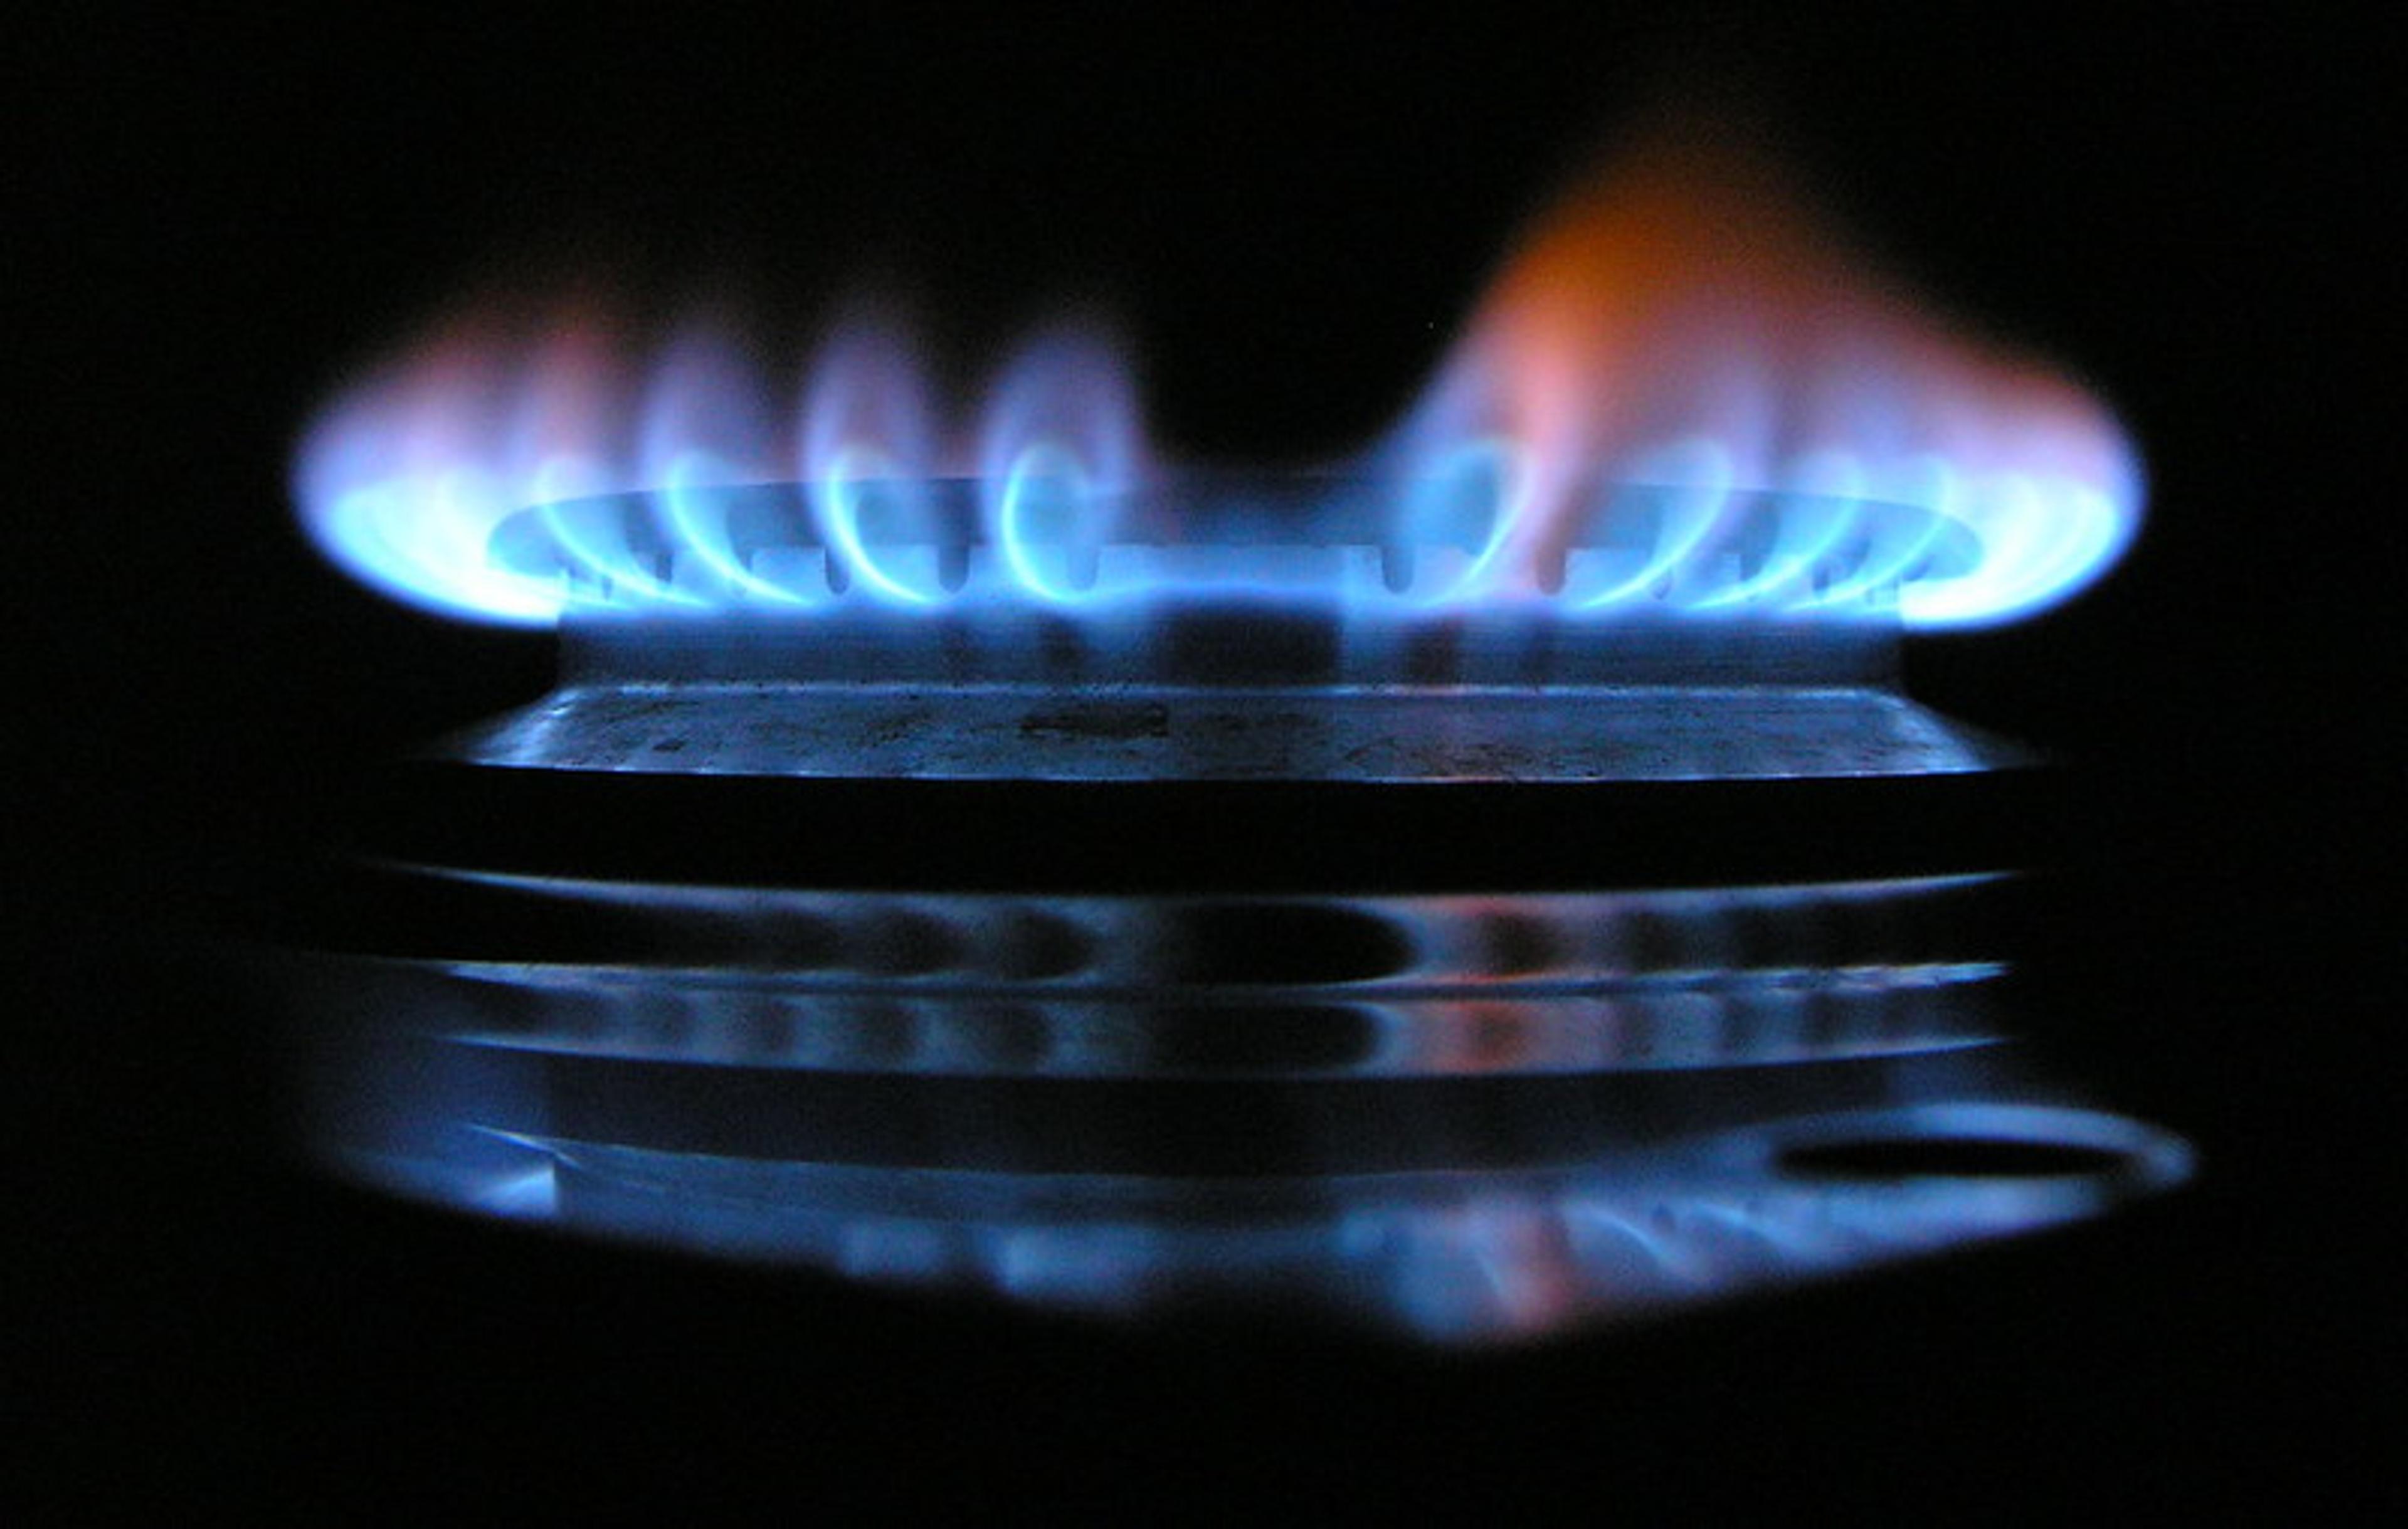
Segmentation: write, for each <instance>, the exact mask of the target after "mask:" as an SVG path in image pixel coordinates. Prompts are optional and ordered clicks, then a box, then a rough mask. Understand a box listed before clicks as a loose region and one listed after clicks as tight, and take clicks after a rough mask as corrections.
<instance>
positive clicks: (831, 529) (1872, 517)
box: [295, 318, 2143, 627]
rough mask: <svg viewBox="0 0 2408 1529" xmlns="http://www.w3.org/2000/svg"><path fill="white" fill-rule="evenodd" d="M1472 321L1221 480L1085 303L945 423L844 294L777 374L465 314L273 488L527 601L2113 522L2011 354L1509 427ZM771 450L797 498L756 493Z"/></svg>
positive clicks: (1854, 587) (480, 599)
mask: <svg viewBox="0 0 2408 1529" xmlns="http://www.w3.org/2000/svg"><path fill="white" fill-rule="evenodd" d="M1713 333H1718V332H1709V331H1700V334H1701V335H1702V336H1704V337H1705V338H1702V339H1699V344H1701V345H1703V344H1706V343H1707V342H1708V340H1709V339H1712V338H1713ZM1717 343H1719V342H1718V341H1717ZM1475 359H1476V360H1477V362H1478V364H1476V365H1475V364H1469V363H1459V364H1457V365H1456V366H1455V367H1454V368H1451V372H1452V375H1450V376H1449V377H1448V378H1446V379H1445V380H1443V381H1442V382H1441V386H1440V387H1439V388H1437V389H1436V390H1435V391H1434V395H1433V397H1434V399H1435V402H1434V403H1433V404H1432V405H1430V406H1428V407H1426V408H1424V409H1423V410H1420V411H1416V414H1415V416H1414V419H1413V420H1412V423H1410V424H1409V425H1408V426H1407V427H1406V429H1405V430H1403V431H1402V432H1400V433H1399V435H1398V436H1397V437H1394V438H1392V439H1391V440H1390V441H1389V442H1387V443H1386V444H1383V446H1382V447H1381V448H1380V449H1379V450H1378V451H1377V452H1375V453H1373V454H1369V455H1367V456H1365V457H1364V458H1362V459H1360V460H1359V461H1358V462H1357V463H1356V464H1355V465H1354V466H1352V467H1351V468H1350V469H1345V470H1341V471H1340V472H1337V473H1333V474H1331V475H1328V476H1326V477H1323V478H1311V477H1296V478H1292V479H1287V480H1264V479H1260V478H1256V479H1251V480H1249V479H1241V478H1235V477H1230V476H1227V475H1214V474H1198V473H1195V472H1192V471H1190V472H1179V471H1172V470H1170V469H1166V468H1165V467H1163V466H1162V465H1161V464H1160V463H1159V461H1158V459H1157V458H1156V457H1155V456H1154V454H1153V453H1152V452H1151V451H1150V449H1149V448H1148V446H1147V444H1146V442H1145V439H1144V429H1143V426H1142V423H1141V412H1140V408H1139V404H1138V400H1137V396H1136V389H1135V387H1134V384H1133V382H1132V378H1131V372H1130V369H1129V368H1128V367H1127V366H1126V364H1125V361H1124V359H1123V357H1122V355H1121V353H1120V349H1119V347H1117V346H1116V345H1115V344H1114V343H1113V342H1112V341H1111V339H1110V337H1109V336H1108V335H1106V334H1105V333H1103V332H1102V331H1100V330H1098V329H1097V328H1095V327H1094V326H1092V325H1065V326H1061V327H1057V328H1055V329H1053V330H1049V331H1045V332H1043V333H1041V334H1039V336H1038V337H1037V338H1036V339H1033V340H1032V341H1030V342H1029V343H1027V344H1026V345H1025V346H1023V347H1022V348H1021V349H1020V350H1019V351H1018V352H1017V353H1015V355H1014V356H1013V357H1012V358H1011V361H1010V362H1009V363H1008V364H1007V365H1006V367H1005V368H1003V369H1002V371H1001V372H1000V374H999V376H998V377H997V379H996V382H994V383H993V384H992V385H991V386H990V387H988V388H987V389H986V390H985V391H984V400H983V402H982V405H981V406H980V407H979V408H978V409H977V410H976V411H974V413H972V415H971V418H972V421H973V426H972V427H971V428H970V429H968V430H967V431H961V432H956V431H953V430H952V429H951V428H949V426H948V425H947V422H946V414H945V411H943V410H941V409H940V408H939V400H938V398H937V397H936V396H935V394H934V391H933V389H932V388H931V386H930V384H929V382H928V380H927V378H926V376H925V372H924V371H923V369H922V368H921V366H920V364H919V362H918V359H917V353H916V352H915V350H914V347H913V346H912V345H911V343H910V341H909V339H908V338H907V337H906V336H904V335H903V334H902V333H901V332H900V331H899V330H898V329H897V328H896V325H893V324H892V323H891V322H888V321H885V320H882V319H876V318H871V319H861V320H855V321H853V322H851V323H848V324H846V325H840V326H839V328H838V329H837V330H836V332H835V334H834V336H833V338H832V339H830V340H829V342H828V343H827V345H826V346H825V348H824V350H823V352H822V353H821V355H820V357H819V359H818V361H817V363H816V365H815V366H814V367H813V368H812V370H811V372H810V376H809V378H808V380H807V382H806V384H805V386H804V387H803V389H802V393H801V398H800V401H799V403H798V405H796V407H794V408H792V409H781V408H779V407H778V405H777V402H776V397H777V395H776V391H775V390H774V389H773V388H771V387H769V386H767V385H766V384H765V383H764V382H762V380H761V378H760V377H759V375H758V373H757V370H756V369H755V368H753V367H752V366H751V365H750V364H749V363H748V362H747V361H746V360H745V358H744V357H743V355H742V353H741V352H740V351H739V350H738V347H736V346H735V345H734V344H732V343H731V342H730V341H729V340H728V339H726V338H725V334H724V329H723V328H717V327H712V326H708V325H689V326H687V327H686V328H685V329H684V330H682V331H681V332H680V333H679V334H677V335H676V336H674V337H673V338H672V339H671V340H670V341H669V342H668V343H667V345H666V346H665V347H664V348H663V349H662V351H661V352H660V353H658V354H657V355H655V356H653V357H652V359H651V360H650V361H649V362H648V363H646V364H644V365H642V366H641V367H640V368H619V367H618V366H617V365H616V363H615V362H614V361H613V359H612V358H611V356H609V354H608V353H604V352H602V351H601V350H599V349H598V348H597V347H595V346H592V345H583V346H579V345H555V346H552V347H550V348H538V349H537V350H535V351H533V352H532V353H525V354H521V353H516V352H512V351H510V350H509V347H508V346H507V345H503V344H500V343H498V342H495V341H492V340H487V341H485V342H484V343H483V344H482V345H481V346H468V347H465V348H464V347H459V346H454V347H452V348H451V349H449V350H446V351H444V352H443V353H440V354H438V355H436V356H434V357H432V358H430V359H428V360H426V361H424V362H423V363H422V364H421V365H420V366H418V367H417V368H412V369H409V370H405V371H404V372H402V373H400V374H398V375H397V376H395V377H392V378H387V379H384V380H381V381H380V382H376V383H374V384H371V385H369V386H367V387H364V388H362V389H361V390H359V391H357V392H356V393H354V394H353V395H351V396H350V397H347V398H345V399H344V400H342V401H341V402H340V403H338V405H337V407H336V408H334V409H333V410H331V411H329V412H328V413H327V414H326V415H325V416H324V417H323V418H322V420H321V421H320V422H319V424H318V425H317V426H316V427H315V428H314V429H313V430H312V432H311V434H310V436H309V437H308V440H307V441H306V442H305V444H304V447H303V450H302V453H301V456H300V460H299V464H298V467H297V469H296V473H295V493H296V497H297V498H298V499H299V501H300V504H301V507H302V512H303V522H304V524H305V526H307V527H308V530H309V532H310V534H311V536H312V537H313V538H314V539H315V540H316V541H317V542H318V544H319V546H320V547H321V548H322V550H323V551H324V552H325V553H326V555H328V556H329V557H331V558H332V559H333V560H335V561H336V562H337V564H339V565H340V566H342V567H344V568H345V569H347V570H350V571H351V572H352V573H354V574H355V575H357V576H358V577H360V578H361V579H363V580H364V581H365V582H366V583H368V584H372V585H373V586H375V587H377V588H379V589H380V590H382V591H383V592H385V593H387V594H390V595H393V596H394V597H396V598H398V599H404V600H407V601H409V602H411V603H414V604H417V605H420V606H423V607H424V608H426V609H429V610H431V611H435V612H437V613H442V614H445V615H450V616H455V617H465V618H470V619H477V620H483V621H491V622H497V623H507V624H518V625H529V626H538V625H543V624H547V623H551V622H554V621H556V620H558V619H560V618H561V617H562V616H563V615H564V614H569V613H578V614H610V613H654V614H664V615H674V614H685V615H691V616H710V615H712V614H714V613H723V612H743V613H750V614H753V615H771V616H774V615H779V614H785V615H791V616H796V617H798V618H810V616H811V615H812V614H813V613H817V612H823V611H831V610H836V609H839V608H845V607H852V606H858V605H864V604H867V605H870V606H884V607H890V608H893V609H896V610H900V611H924V612H930V613H935V612H939V611H962V610H969V609H974V608H984V607H1009V606H1020V607H1026V608H1030V609H1035V610H1047V609H1051V610H1054V611H1057V612H1060V613H1065V614H1076V613H1079V612H1081V611H1084V610H1089V609H1094V608H1098V607H1102V606H1106V605H1110V606H1113V607H1116V608H1120V609H1127V608H1130V607H1131V606H1133V605H1142V604H1144V603H1145V602H1148V601H1165V602H1170V603H1176V602H1179V601H1181V600H1183V599H1231V598H1236V599H1252V600H1260V601H1269V602H1272V603H1279V604H1287V605H1297V606H1311V607H1319V608H1340V609H1346V610H1357V609H1363V610H1373V611H1386V612H1391V613H1396V614H1397V615H1399V616H1402V617H1407V618H1410V617H1412V616H1413V615H1414V614H1416V613H1432V614H1435V613H1444V612H1461V611H1466V610H1471V609H1481V608H1491V607H1495V608H1513V609H1517V610H1525V611H1532V612H1539V613H1546V614H1550V615H1553V616H1555V617H1556V618H1559V619H1561V620H1564V621H1566V622H1567V623H1571V624H1576V625H1584V624H1593V623H1597V622H1600V621H1614V620H1622V619H1627V618H1630V617H1632V616H1637V615H1644V616H1646V617H1647V618H1649V619H1682V620H1727V619H1735V618H1744V617H1778V618H1781V619H1784V620H1796V619H1806V620H1814V621H1825V620H1828V621H1842V620H1854V619H1863V618H1868V617H1871V618H1878V619H1881V620H1884V621H1895V622H1899V623H1900V624H1902V625H1904V626H1906V627H1971V626H1982V625H1987V624H1991V623H1996V622H2000V621H2007V620H2013V619H2017V618H2020V617H2024V616H2028V615H2030V614H2033V613H2038V612H2040V611H2042V610H2045V609H2047V608H2049V607H2051V606H2053V605H2055V604H2057V603H2058V602H2059V601H2062V600H2064V599H2068V598H2069V597H2071V595H2073V594H2074V593H2076V592H2078V591H2079V590H2081V589H2082V588H2083V587H2085V585H2086V584H2089V583H2090V582H2091V581H2093V580H2095V579H2096V578H2098V577H2099V576H2100V574H2101V573H2102V572H2104V571H2105V570H2106V569H2107V568H2109V567H2110V566H2112V565H2113V564H2114V561H2115V560H2116V558H2117V557H2118V556H2119V555H2121V554H2122V553H2123V551H2124V550H2125V548H2126V546H2127V545H2128V543H2129V542H2130V541H2131V539H2132V537H2133V535H2134V533H2135V530H2136V528H2137V526H2138V524H2139V519H2140V505H2141V502H2142V497H2143V489H2142V479H2141V472H2140V468H2139V464H2138V460H2137V458H2136V457H2135V456H2134V454H2132V452H2131V450H2130V447H2129V445H2128V442H2127V441H2126V440H2125V438H2124V437H2123V435H2122V433H2121V432H2120V431H2119V430H2117V429H2116V428H2115V426H2114V422H2113V421H2112V420H2111V419H2109V418H2108V417H2107V416H2106V415H2105V414H2104V412H2103V411H2100V409H2098V408H2097V406H2096V405H2095V404H2094V403H2092V402H2091V401H2090V400H2089V399H2087V398H2086V397H2082V396H2080V395H2078V394H2075V393H2073V392H2072V391H2071V390H2070V389H2065V388H2061V387H2060V388H2054V389H2052V388H2050V387H2046V386H2042V385H2041V384H2039V383H2035V382H2030V381H2029V380H2028V379H2025V378H2022V377H2019V376H2018V377H2011V378H2009V379H2008V380H2007V381H2006V382H1992V383H1991V384H1989V385H1988V386H1987V387H1986V390H1985V387H1983V386H1975V385H1973V384H1971V383H1965V382H1952V381H1951V380H1950V379H1949V378H1948V377H1946V376H1942V375H1939V374H1936V373H1934V372H1933V370H1932V367H1931V364H1930V363H1929V362H1928V359H1920V360H1915V361H1914V363H1913V364H1911V365H1910V364H1908V363H1906V362H1900V363H1899V365H1897V366H1894V367H1890V368H1885V367H1884V366H1883V365H1882V364H1881V361H1880V359H1879V357H1878V356H1876V357H1875V358H1874V359H1871V360H1867V359H1866V358H1865V357H1864V356H1862V355H1859V354H1856V353H1848V354H1846V355H1845V356H1844V357H1843V358H1842V361H1838V362H1833V363H1831V364H1828V365H1825V366H1821V367H1819V368H1814V369H1811V370H1810V371H1809V372H1807V373H1805V374H1804V375H1803V377H1802V380H1799V381H1796V382H1794V385H1791V384H1790V382H1788V381H1786V380H1785V379H1784V378H1782V377H1780V376H1777V375H1776V374H1775V372H1776V369H1777V368H1768V367H1767V366H1766V365H1761V364H1758V363H1757V362H1756V361H1753V360H1750V359H1749V358H1748V357H1747V356H1745V355H1743V354H1720V355H1709V356H1707V357H1705V358H1704V359H1703V360H1699V361H1696V362H1695V363H1694V364H1690V363H1689V362H1687V361H1685V360H1684V363H1683V365H1682V366H1680V367H1677V368H1669V369H1668V370H1667V371H1666V373H1665V391H1664V394H1663V397H1660V398H1658V399H1656V401H1655V402H1651V403H1649V404H1648V405H1647V406H1646V407H1645V408H1644V409H1641V410H1639V411H1636V412H1635V413H1634V412H1632V411H1627V410H1626V411H1623V413H1622V414H1619V415H1617V414H1615V413H1614V411H1613V410H1611V409H1606V408H1605V407H1604V406H1603V405H1600V406H1599V409H1600V411H1601V412H1600V414H1599V418H1601V419H1607V420H1608V422H1609V424H1610V423H1611V421H1612V419H1616V418H1621V419H1625V420H1626V421H1627V419H1640V418H1644V419H1654V418H1658V417H1662V418H1664V419H1666V420H1668V421H1669V422H1670V427H1668V428H1665V429H1663V430H1661V431H1659V432H1656V433H1655V434H1653V435H1651V436H1649V437H1648V438H1646V439H1644V440H1621V441H1620V443H1617V440H1618V438H1615V439H1609V437H1610V436H1611V435H1612V431H1611V430H1609V431H1608V432H1607V434H1606V435H1603V436H1600V435H1598V434H1597V428H1598V427H1597V426H1593V425H1592V424H1589V423H1577V421H1578V416H1577V415H1573V416H1566V417H1571V418H1574V419H1575V420H1576V424H1575V426H1574V427H1572V428H1571V429H1570V434H1566V433H1565V431H1564V430H1563V429H1561V428H1557V429H1555V430H1554V431H1553V433H1550V429H1549V428H1546V427H1538V426H1530V427H1517V426H1515V424H1514V418H1513V410H1512V408H1507V407H1503V405H1500V403H1499V400H1500V399H1502V400H1503V403H1504V404H1507V405H1510V404H1512V401H1513V398H1514V397H1515V395H1514V394H1513V392H1512V389H1513V388H1514V387H1516V386H1520V385H1521V384H1520V383H1518V382H1515V381H1514V380H1513V379H1512V377H1511V376H1506V375H1504V374H1500V373H1497V372H1496V371H1495V364H1494V362H1493V360H1492V359H1482V358H1475ZM637 378H640V379H641V385H640V386H635V385H631V382H632V381H633V380H634V379H637ZM1776 383H1781V384H1783V385H1782V386H1776ZM1785 386H1787V387H1789V391H1790V393H1794V395H1795V396H1794V397H1791V396H1789V394H1788V393H1785V392H1784V387H1785ZM631 397H632V398H634V399H635V400H636V404H635V407H634V409H633V411H632V418H629V417H625V416H626V414H627V412H628V411H625V410H624V409H623V407H622V400H623V399H624V398H631ZM1541 401H1542V402H1544V401H1547V400H1543V399H1542V400H1541ZM1549 407H1554V405H1553V404H1552V403H1550V404H1549ZM1525 411H1526V412H1527V409H1526V410H1525ZM1558 412H1559V413H1560V411H1558ZM1550 417H1552V416H1550ZM1615 428H1619V426H1615ZM622 441H625V442H628V443H630V447H631V449H629V448H623V447H622V446H621V445H620V442H622ZM789 441H791V443H789ZM963 469H968V471H967V472H965V471H964V470H963ZM786 479H792V480H795V486H794V487H793V488H792V489H791V490H777V491H775V492H777V493H784V494H787V495H789V496H790V497H791V498H793V500H794V501H795V504H796V506H798V507H799V508H798V509H796V510H794V511H787V510H781V509H778V508H775V507H774V506H772V505H770V504H769V502H768V500H767V498H765V496H767V495H770V494H772V492H773V491H772V490H770V489H768V488H767V487H766V486H764V485H767V484H770V483H777V482H779V481H781V480H786Z"/></svg>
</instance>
